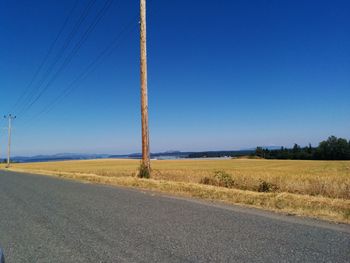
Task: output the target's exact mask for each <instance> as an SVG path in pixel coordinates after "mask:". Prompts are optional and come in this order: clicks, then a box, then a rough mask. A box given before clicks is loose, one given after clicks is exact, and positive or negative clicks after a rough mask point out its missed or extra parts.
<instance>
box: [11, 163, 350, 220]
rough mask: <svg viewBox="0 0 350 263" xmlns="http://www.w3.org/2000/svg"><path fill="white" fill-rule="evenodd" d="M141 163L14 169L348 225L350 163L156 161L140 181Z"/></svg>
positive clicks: (17, 166) (18, 166)
mask: <svg viewBox="0 0 350 263" xmlns="http://www.w3.org/2000/svg"><path fill="white" fill-rule="evenodd" d="M139 164H140V161H138V160H116V159H104V160H83V161H64V162H47V163H26V164H14V165H13V166H12V168H11V169H13V170H17V171H27V172H34V173H42V174H51V175H56V176H61V177H67V178H73V179H79V180H86V181H92V182H97V183H106V184H114V185H123V186H132V187H138V188H144V189H151V190H156V191H161V192H167V193H171V194H178V195H185V196H192V197H197V198H204V199H209V200H219V201H224V202H227V203H235V204H242V205H248V206H254V207H261V208H265V209H268V210H274V211H281V212H286V213H291V214H296V215H303V216H311V217H318V218H323V219H327V220H332V221H338V222H345V223H350V161H299V160H295V161H294V160H250V159H226V160H202V159H201V160H192V159H188V160H169V161H163V160H159V161H158V160H157V161H152V169H153V172H152V178H151V179H149V180H147V179H139V178H137V171H138V167H139Z"/></svg>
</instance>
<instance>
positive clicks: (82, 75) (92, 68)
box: [32, 17, 137, 119]
mask: <svg viewBox="0 0 350 263" xmlns="http://www.w3.org/2000/svg"><path fill="white" fill-rule="evenodd" d="M135 22H137V17H134V18H133V19H132V20H131V21H130V22H129V23H128V24H127V25H126V26H125V27H124V28H123V29H122V30H121V31H120V33H119V34H118V35H117V36H116V37H115V38H114V39H113V41H112V42H111V43H110V44H109V45H108V46H107V47H106V48H105V49H103V50H102V51H101V52H100V53H99V55H98V56H97V57H96V58H95V59H94V60H93V61H92V62H91V63H90V64H89V65H88V66H87V67H86V68H85V69H84V70H83V71H82V72H81V73H80V74H79V75H78V77H76V78H75V79H74V80H73V81H72V82H71V83H70V84H69V85H68V86H67V87H66V88H65V89H64V90H63V91H62V92H61V93H60V95H59V96H57V97H56V98H55V99H54V100H52V101H51V102H50V103H49V104H47V105H46V107H44V109H43V110H42V111H40V112H39V113H38V114H37V115H36V116H34V117H33V118H32V119H36V118H38V117H39V116H41V115H44V114H47V113H49V112H50V111H51V110H52V109H53V108H54V107H55V106H56V105H57V104H58V103H59V102H61V101H62V100H63V99H65V98H66V97H67V96H69V94H70V93H71V92H72V91H73V90H74V88H75V87H77V86H78V83H79V82H80V81H82V80H84V79H86V78H87V77H88V76H89V74H92V73H93V72H94V71H95V70H96V68H97V66H98V65H99V63H101V61H102V60H103V58H105V57H107V56H108V55H109V54H110V53H111V52H112V51H113V50H114V49H115V48H117V47H118V46H119V44H120V43H121V40H122V39H123V37H124V36H125V34H126V32H128V31H129V30H131V29H132V27H133V25H136V23H135Z"/></svg>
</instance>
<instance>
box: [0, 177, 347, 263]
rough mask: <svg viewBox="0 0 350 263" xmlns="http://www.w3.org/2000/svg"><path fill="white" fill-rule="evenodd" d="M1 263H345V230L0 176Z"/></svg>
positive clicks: (123, 191)
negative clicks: (4, 262)
mask: <svg viewBox="0 0 350 263" xmlns="http://www.w3.org/2000/svg"><path fill="white" fill-rule="evenodd" d="M0 244H1V246H2V248H3V250H4V253H5V257H6V262H7V263H11V262H350V226H349V225H343V224H340V225H338V224H332V223H327V222H323V221H318V220H313V219H305V218H297V217H291V216H285V215H278V214H274V213H270V212H264V211H260V210H257V209H248V208H242V207H239V206H227V205H221V204H214V203H209V202H204V201H197V200H191V199H186V198H176V197H170V196H164V195H161V194H157V193H152V192H147V191H140V190H133V189H128V188H121V187H111V186H103V185H95V184H88V183H81V182H76V181H71V180H63V179H59V178H54V177H49V176H42V175H30V174H20V173H15V172H7V171H0Z"/></svg>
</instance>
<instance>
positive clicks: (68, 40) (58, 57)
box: [19, 0, 96, 115]
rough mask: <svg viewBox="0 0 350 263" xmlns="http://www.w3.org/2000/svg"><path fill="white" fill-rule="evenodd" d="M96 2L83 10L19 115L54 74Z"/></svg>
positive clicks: (93, 0)
mask: <svg viewBox="0 0 350 263" xmlns="http://www.w3.org/2000/svg"><path fill="white" fill-rule="evenodd" d="M95 2H96V0H90V2H89V3H88V5H87V6H86V7H85V9H84V10H83V12H82V14H81V15H80V17H79V19H78V21H77V22H76V23H75V25H74V27H73V29H72V30H71V31H70V33H69V35H68V36H67V37H66V39H65V42H64V44H63V45H62V46H61V48H60V50H59V52H58V53H57V54H56V56H55V58H54V60H53V62H52V63H51V64H50V66H49V68H48V69H47V70H46V71H45V73H44V76H43V77H42V78H41V81H40V82H39V84H38V85H37V86H36V88H34V89H32V92H31V93H30V94H28V96H27V98H26V100H25V101H24V103H23V105H22V107H21V108H20V110H19V115H20V114H22V113H23V111H24V110H25V108H26V106H28V103H30V102H31V101H32V99H33V97H34V96H35V93H36V90H38V89H40V87H41V86H42V85H43V84H44V82H45V80H46V79H47V78H48V77H49V75H50V74H51V73H52V71H53V69H54V68H55V66H56V65H57V63H58V62H59V61H60V60H61V58H62V57H63V55H64V52H65V51H66V49H67V48H68V46H69V45H70V43H71V42H72V40H73V39H74V36H75V35H76V33H77V32H78V30H79V28H80V26H81V25H82V23H83V22H84V21H85V19H86V18H87V16H88V14H89V12H90V10H91V8H92V6H93V5H94V4H95Z"/></svg>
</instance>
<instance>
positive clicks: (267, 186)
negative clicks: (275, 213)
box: [258, 181, 278, 193]
mask: <svg viewBox="0 0 350 263" xmlns="http://www.w3.org/2000/svg"><path fill="white" fill-rule="evenodd" d="M277 190H278V187H277V185H275V184H272V183H269V182H266V181H261V182H260V184H259V186H258V192H265V193H268V192H276V191H277Z"/></svg>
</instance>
